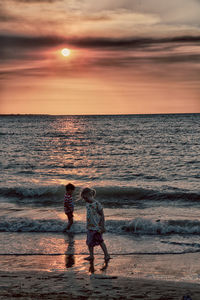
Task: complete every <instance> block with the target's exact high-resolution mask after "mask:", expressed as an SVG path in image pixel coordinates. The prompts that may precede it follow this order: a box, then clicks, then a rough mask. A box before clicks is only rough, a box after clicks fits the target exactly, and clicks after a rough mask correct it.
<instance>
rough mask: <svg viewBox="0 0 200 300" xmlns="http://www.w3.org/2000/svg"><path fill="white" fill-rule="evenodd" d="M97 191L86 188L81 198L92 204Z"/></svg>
mask: <svg viewBox="0 0 200 300" xmlns="http://www.w3.org/2000/svg"><path fill="white" fill-rule="evenodd" d="M95 195H96V191H95V190H93V189H90V188H85V189H83V190H82V192H81V197H82V198H83V199H84V200H85V201H86V202H91V201H92V199H93V198H94V197H95Z"/></svg>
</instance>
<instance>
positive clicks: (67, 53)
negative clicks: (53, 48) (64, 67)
mask: <svg viewBox="0 0 200 300" xmlns="http://www.w3.org/2000/svg"><path fill="white" fill-rule="evenodd" d="M61 53H62V55H63V56H69V55H70V53H71V51H70V50H69V49H67V48H64V49H62V50H61Z"/></svg>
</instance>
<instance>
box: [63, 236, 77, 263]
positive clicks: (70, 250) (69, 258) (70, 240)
mask: <svg viewBox="0 0 200 300" xmlns="http://www.w3.org/2000/svg"><path fill="white" fill-rule="evenodd" d="M65 242H66V244H68V247H67V250H66V255H65V266H66V268H67V269H68V268H71V267H73V265H74V264H75V258H74V234H73V233H71V232H69V233H68V234H67V235H66V239H65Z"/></svg>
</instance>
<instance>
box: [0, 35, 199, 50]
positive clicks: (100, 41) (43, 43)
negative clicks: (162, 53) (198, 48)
mask: <svg viewBox="0 0 200 300" xmlns="http://www.w3.org/2000/svg"><path fill="white" fill-rule="evenodd" d="M63 43H66V44H68V45H71V46H79V47H83V48H94V49H95V48H97V49H112V50H115V49H116V50H117V49H119V50H120V49H130V48H131V49H135V48H146V47H148V46H150V45H154V44H158V45H165V44H168V43H171V44H172V45H173V44H176V43H180V44H182V43H184V44H190V43H200V36H180V37H169V38H90V37H89V38H69V39H67V38H64V37H59V36H17V35H3V34H2V35H1V34H0V44H1V45H2V47H21V48H43V47H53V46H58V45H61V44H63Z"/></svg>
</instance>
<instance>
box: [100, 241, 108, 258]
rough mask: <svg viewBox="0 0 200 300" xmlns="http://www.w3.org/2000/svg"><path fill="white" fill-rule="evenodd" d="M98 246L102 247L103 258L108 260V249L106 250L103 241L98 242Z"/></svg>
mask: <svg viewBox="0 0 200 300" xmlns="http://www.w3.org/2000/svg"><path fill="white" fill-rule="evenodd" d="M100 246H101V249H102V250H103V252H104V258H105V260H109V259H110V255H109V254H108V250H107V247H106V245H105V243H104V242H102V243H101V244H100Z"/></svg>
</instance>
